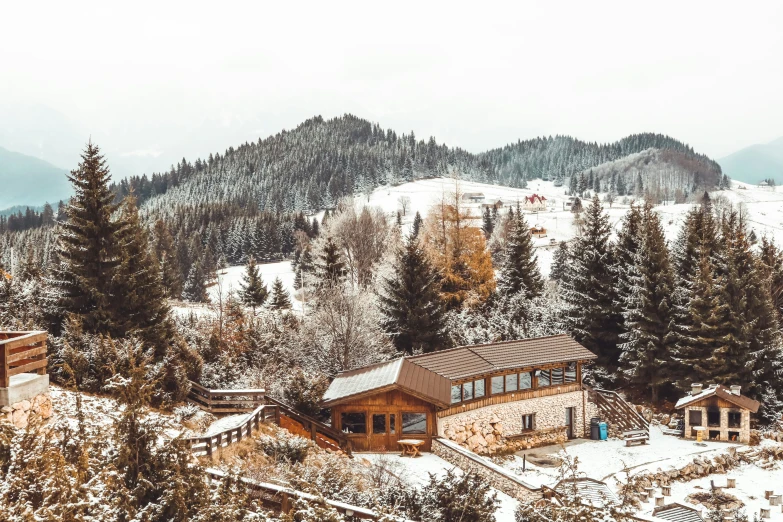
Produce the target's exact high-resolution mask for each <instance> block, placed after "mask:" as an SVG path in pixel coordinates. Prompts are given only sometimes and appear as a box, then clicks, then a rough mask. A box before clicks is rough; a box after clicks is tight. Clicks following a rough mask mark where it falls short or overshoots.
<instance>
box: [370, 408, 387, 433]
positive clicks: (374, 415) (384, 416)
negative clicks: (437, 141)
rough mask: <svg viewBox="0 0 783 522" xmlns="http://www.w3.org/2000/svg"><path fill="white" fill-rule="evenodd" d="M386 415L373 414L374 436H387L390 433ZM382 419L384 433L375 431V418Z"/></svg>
mask: <svg viewBox="0 0 783 522" xmlns="http://www.w3.org/2000/svg"><path fill="white" fill-rule="evenodd" d="M386 416H387V414H386V413H373V414H372V435H387V434H388V433H389V422H388V419H387V417H386ZM376 417H380V418H381V419H383V431H375V418H376Z"/></svg>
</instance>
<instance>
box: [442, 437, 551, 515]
mask: <svg viewBox="0 0 783 522" xmlns="http://www.w3.org/2000/svg"><path fill="white" fill-rule="evenodd" d="M432 452H433V453H434V454H435V455H437V456H438V457H440V458H442V459H443V460H445V461H446V462H448V463H449V464H453V465H454V466H457V467H458V468H460V469H461V470H463V471H466V472H473V473H476V474H477V475H479V476H480V477H481V478H482V479H484V480H485V481H486V482H487V484H489V485H490V486H492V487H493V488H495V489H497V490H498V491H501V492H503V493H505V494H506V495H508V496H510V497H513V498H515V499H517V500H519V501H521V502H532V501H535V500H538V499H540V498H542V493H541V489H540V488H536V487H534V486H531V485H530V484H526V483H525V482H523V481H522V480H520V479H519V478H517V477H515V476H514V475H512V474H511V472H510V471H508V470H506V469H503V468H501V467H500V466H498V465H497V464H494V463H492V462H489V461H488V460H486V459H484V458H483V457H481V456H479V455H475V454H472V453H471V452H470V451H468V450H466V449H464V448H462V447H461V446H459V445H457V444H455V443H453V442H451V441H444V440H442V439H433V440H432Z"/></svg>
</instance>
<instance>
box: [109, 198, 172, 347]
mask: <svg viewBox="0 0 783 522" xmlns="http://www.w3.org/2000/svg"><path fill="white" fill-rule="evenodd" d="M119 219H120V221H121V223H122V225H123V227H122V229H121V232H120V234H119V237H118V241H119V246H120V264H119V265H118V266H117V268H116V270H115V273H114V275H113V278H112V296H113V299H112V301H111V311H112V316H113V317H114V320H113V323H114V324H113V327H112V329H111V330H110V332H109V333H110V334H111V335H112V336H114V337H115V338H122V337H126V336H128V335H133V336H136V337H137V338H139V339H140V340H142V341H143V342H144V344H145V346H146V347H147V348H152V349H154V351H155V356H156V358H158V359H159V358H161V357H163V355H164V354H165V353H166V351H167V347H168V345H169V344H170V343H171V340H172V338H173V337H174V327H173V324H172V323H171V319H170V317H169V312H170V310H169V307H168V304H167V303H166V294H165V290H164V288H163V285H162V282H161V279H160V273H159V270H158V267H157V264H156V263H155V259H154V257H153V256H152V254H151V249H150V245H149V237H148V234H147V230H146V229H145V228H144V227H143V226H142V224H141V220H140V218H139V212H138V209H137V208H136V199H135V198H134V197H133V195H130V196H128V197H126V198H125V201H124V202H123V205H122V210H121V212H120V216H119Z"/></svg>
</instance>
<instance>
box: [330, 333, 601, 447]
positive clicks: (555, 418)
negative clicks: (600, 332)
mask: <svg viewBox="0 0 783 522" xmlns="http://www.w3.org/2000/svg"><path fill="white" fill-rule="evenodd" d="M593 359H595V356H594V355H593V354H592V353H591V352H590V351H588V350H587V349H586V348H584V347H583V346H582V345H580V344H579V343H577V342H576V341H574V340H573V339H572V338H571V337H569V336H567V335H555V336H550V337H540V338H535V339H524V340H519V341H507V342H500V343H492V344H481V345H474V346H462V347H458V348H452V349H449V350H442V351H438V352H434V353H429V354H424V355H416V356H412V357H404V358H401V359H396V360H394V361H388V362H383V363H378V364H374V365H370V366H366V367H363V368H356V369H353V370H349V371H345V372H342V373H340V374H338V375H337V377H335V379H334V381H332V383H331V385H330V386H329V389H328V390H327V391H326V393H325V394H324V396H323V400H322V406H323V407H325V408H330V409H331V416H332V426H333V427H335V428H337V429H339V430H341V431H342V432H344V433H346V434H347V435H348V437H349V438H350V439H351V443H352V446H353V448H354V449H355V450H357V451H386V450H396V449H397V442H398V441H399V440H401V439H417V440H421V441H423V442H424V444H423V446H422V449H424V450H426V451H429V450H430V447H431V441H432V439H433V438H435V437H444V438H447V439H450V440H453V441H454V442H456V443H458V444H462V445H464V446H466V447H468V449H470V450H472V451H476V452H479V453H493V452H497V451H500V450H501V449H504V448H508V447H510V446H513V447H533V446H536V445H543V444H549V443H554V442H558V441H561V442H562V441H565V440H566V439H568V438H574V437H582V436H584V434H585V433H586V426H587V420H588V419H589V418H590V417H591V416H593V415H594V411H593V410H591V409H590V408H591V407H592V404H588V402H587V391H586V390H585V389H584V388H583V386H582V365H583V364H585V363H588V362H590V361H592V360H593ZM587 410H589V411H587Z"/></svg>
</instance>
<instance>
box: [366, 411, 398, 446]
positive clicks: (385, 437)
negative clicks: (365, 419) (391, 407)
mask: <svg viewBox="0 0 783 522" xmlns="http://www.w3.org/2000/svg"><path fill="white" fill-rule="evenodd" d="M369 428H370V451H390V450H392V449H393V448H392V446H391V441H390V440H389V414H388V413H386V412H372V413H371V414H370V426H369ZM394 444H395V445H396V444H397V441H396V440H395V441H394Z"/></svg>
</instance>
